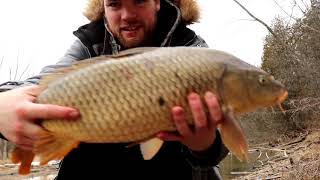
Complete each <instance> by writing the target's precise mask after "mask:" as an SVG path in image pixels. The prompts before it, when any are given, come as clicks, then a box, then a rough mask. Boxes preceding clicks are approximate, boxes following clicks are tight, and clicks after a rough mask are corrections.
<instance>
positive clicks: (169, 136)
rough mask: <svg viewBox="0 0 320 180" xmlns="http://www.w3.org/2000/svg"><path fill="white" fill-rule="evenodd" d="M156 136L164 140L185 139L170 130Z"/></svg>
mask: <svg viewBox="0 0 320 180" xmlns="http://www.w3.org/2000/svg"><path fill="white" fill-rule="evenodd" d="M156 137H157V138H160V139H162V140H164V141H182V139H183V138H182V136H180V135H177V134H174V133H170V132H160V133H158V134H157V135H156Z"/></svg>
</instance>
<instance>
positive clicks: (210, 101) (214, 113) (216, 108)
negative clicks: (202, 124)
mask: <svg viewBox="0 0 320 180" xmlns="http://www.w3.org/2000/svg"><path fill="white" fill-rule="evenodd" d="M205 101H206V103H207V107H208V109H209V113H210V116H211V118H209V119H210V121H211V123H210V124H211V125H212V126H214V127H216V126H217V124H218V123H219V122H220V121H221V118H222V113H221V109H220V105H219V102H218V100H217V97H216V96H215V95H214V94H213V93H211V92H207V93H206V94H205Z"/></svg>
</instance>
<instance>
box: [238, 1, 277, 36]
mask: <svg viewBox="0 0 320 180" xmlns="http://www.w3.org/2000/svg"><path fill="white" fill-rule="evenodd" d="M233 1H234V2H235V3H237V4H238V5H239V6H240V7H241V8H242V9H243V10H244V11H246V12H247V13H248V14H249V16H251V17H252V18H253V19H254V20H256V21H258V22H259V23H261V24H262V25H263V26H264V27H266V28H267V29H268V31H269V32H270V33H271V34H272V35H273V36H274V37H275V38H276V39H278V37H277V35H276V34H275V33H274V32H273V30H272V29H271V27H269V26H268V25H267V24H266V23H265V22H263V21H262V20H261V19H259V18H257V17H256V16H254V15H253V14H252V13H251V12H250V11H249V10H248V9H247V8H245V7H244V6H243V5H242V4H241V3H239V2H238V1H237V0H233Z"/></svg>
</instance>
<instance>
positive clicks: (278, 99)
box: [277, 90, 288, 114]
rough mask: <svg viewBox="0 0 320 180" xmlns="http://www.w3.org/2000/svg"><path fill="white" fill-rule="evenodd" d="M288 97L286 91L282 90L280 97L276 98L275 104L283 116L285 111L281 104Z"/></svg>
mask: <svg viewBox="0 0 320 180" xmlns="http://www.w3.org/2000/svg"><path fill="white" fill-rule="evenodd" d="M287 97H288V91H287V90H283V91H282V93H281V95H280V96H279V97H278V98H277V104H278V106H279V108H280V110H281V112H282V113H283V114H285V109H284V108H283V107H282V105H281V103H282V102H283V101H284V100H285V99H286V98H287Z"/></svg>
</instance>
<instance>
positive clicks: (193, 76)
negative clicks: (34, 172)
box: [14, 47, 288, 169]
mask: <svg viewBox="0 0 320 180" xmlns="http://www.w3.org/2000/svg"><path fill="white" fill-rule="evenodd" d="M261 79H263V80H264V81H260V80H261ZM40 86H41V87H44V91H43V92H42V93H41V94H40V95H39V96H38V97H37V103H44V104H46V103H49V104H57V105H63V106H71V107H74V108H77V109H78V110H79V112H80V114H81V117H80V118H79V119H77V120H75V121H72V122H71V121H65V120H58V119H57V120H48V121H46V120H44V121H42V122H41V125H42V126H43V127H44V129H46V130H47V131H46V132H45V133H44V132H41V133H42V137H43V138H41V139H40V140H39V141H38V142H37V143H36V146H35V150H34V152H35V153H36V154H37V155H38V156H39V157H40V162H41V164H45V163H47V162H48V161H50V160H52V159H61V158H63V157H64V156H65V155H66V154H68V153H69V152H70V151H71V150H72V149H73V148H75V147H76V146H77V145H78V144H79V143H80V142H87V143H129V142H132V143H137V144H140V148H141V152H142V155H143V158H144V159H150V158H152V157H153V156H154V155H155V153H156V152H157V151H158V150H159V147H161V144H162V143H163V141H161V140H156V138H155V134H156V133H158V132H160V131H176V127H175V125H174V122H173V120H172V117H171V110H172V109H171V108H172V107H173V106H176V105H179V106H181V107H182V108H183V109H184V110H185V113H186V121H187V122H188V123H189V124H190V125H193V123H194V122H193V121H194V120H193V119H192V113H191V111H190V108H189V107H188V99H187V95H188V94H189V93H191V92H196V93H198V94H199V95H200V96H201V98H202V99H203V96H204V94H205V93H206V92H207V91H211V92H212V93H214V94H215V95H216V96H217V97H218V100H219V103H220V106H221V109H222V110H223V112H222V113H223V117H224V118H223V121H222V122H221V123H220V124H219V129H220V132H221V137H222V141H223V142H224V144H225V145H226V146H227V148H228V149H229V150H230V151H231V152H232V153H234V154H235V155H236V157H237V158H238V159H240V160H247V158H248V155H247V151H248V146H247V142H246V139H245V136H244V133H243V131H242V129H241V126H240V125H238V123H237V121H235V117H236V116H237V115H238V114H240V113H243V112H249V111H254V110H256V109H258V108H263V107H268V106H273V105H276V104H279V103H281V102H282V101H284V100H285V98H286V97H287V94H288V93H287V90H286V89H285V87H284V86H283V85H282V84H281V83H280V82H278V81H276V80H274V78H273V77H272V76H271V75H270V74H268V73H266V72H265V71H263V70H261V69H259V68H257V67H255V66H252V65H250V64H248V63H246V62H244V61H242V60H240V59H239V58H237V57H235V56H233V55H231V54H228V53H226V52H223V51H217V50H213V49H209V48H199V47H163V48H134V49H130V50H126V51H123V52H120V54H119V55H114V56H100V57H96V58H92V59H89V61H88V60H84V61H82V62H79V63H75V64H73V65H72V66H71V67H68V68H65V69H60V70H57V72H53V73H52V74H49V75H48V76H45V77H43V78H42V79H41V81H40ZM205 108H206V106H205ZM205 111H206V112H208V109H205ZM213 118H214V117H213ZM149 144H151V145H149ZM50 149H51V150H50ZM28 153H30V152H28ZM20 154H21V153H20ZM16 156H18V155H16ZM14 157H15V156H14ZM15 158H16V159H19V158H17V157H15ZM20 159H23V158H20ZM22 168H24V169H26V168H30V166H29V167H27V165H24V167H22Z"/></svg>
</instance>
